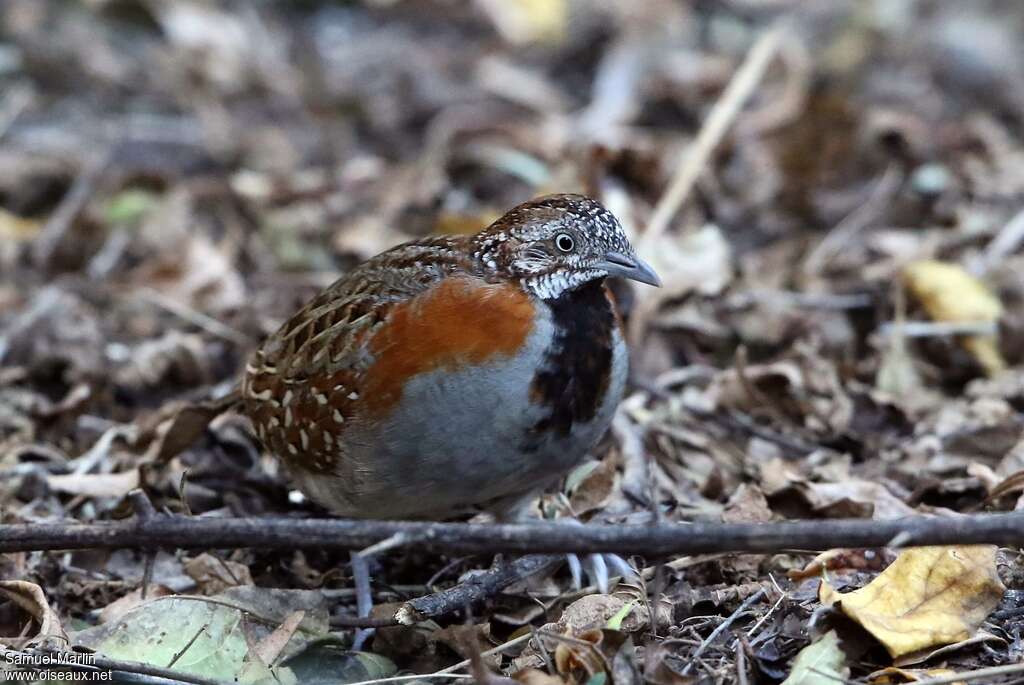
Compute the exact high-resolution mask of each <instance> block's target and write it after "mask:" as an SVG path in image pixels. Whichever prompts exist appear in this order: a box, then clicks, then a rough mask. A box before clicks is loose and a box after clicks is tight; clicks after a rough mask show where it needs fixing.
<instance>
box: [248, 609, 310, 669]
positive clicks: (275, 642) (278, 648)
mask: <svg viewBox="0 0 1024 685" xmlns="http://www.w3.org/2000/svg"><path fill="white" fill-rule="evenodd" d="M305 617H306V612H305V611H293V612H292V613H290V614H288V616H287V617H286V618H285V619H284V622H283V623H281V625H279V626H278V627H277V628H276V629H275V630H274V632H272V633H271V634H270V635H267V636H266V637H265V638H263V639H262V640H261V641H260V642H259V644H257V645H256V646H255V648H253V650H252V653H251V654H252V656H255V657H256V658H257V659H259V661H260V663H263V664H265V665H267V666H270V665H272V664H273V663H274V662H275V661H276V660H277V658H278V657H279V656H281V652H282V651H283V650H284V648H285V646H286V645H287V644H288V641H289V640H291V639H292V635H294V634H295V631H296V630H298V629H299V624H300V623H302V619H303V618H305Z"/></svg>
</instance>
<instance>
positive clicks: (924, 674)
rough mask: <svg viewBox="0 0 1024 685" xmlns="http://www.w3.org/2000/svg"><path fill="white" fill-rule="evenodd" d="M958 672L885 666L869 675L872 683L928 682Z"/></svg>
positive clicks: (877, 684) (957, 683) (873, 684)
mask: <svg viewBox="0 0 1024 685" xmlns="http://www.w3.org/2000/svg"><path fill="white" fill-rule="evenodd" d="M954 673H956V671H953V670H950V669H948V668H914V669H907V668H896V667H895V666H890V667H889V668H883V669H882V670H880V671H875V672H874V673H872V674H871V675H869V676H868V682H869V683H871V685H896V684H897V683H918V682H921V681H925V682H927V681H928V680H930V679H931V678H939V677H945V676H950V675H953V674H954ZM951 685H964V681H963V680H958V681H956V682H954V683H951Z"/></svg>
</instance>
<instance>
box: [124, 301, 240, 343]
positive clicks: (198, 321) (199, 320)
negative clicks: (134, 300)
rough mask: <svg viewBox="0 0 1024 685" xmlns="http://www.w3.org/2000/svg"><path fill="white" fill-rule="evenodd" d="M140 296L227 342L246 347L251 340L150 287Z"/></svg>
mask: <svg viewBox="0 0 1024 685" xmlns="http://www.w3.org/2000/svg"><path fill="white" fill-rule="evenodd" d="M141 297H142V298H143V299H144V300H146V301H147V302H150V303H151V304H155V305H156V306H158V307H160V308H162V309H165V310H167V311H168V312H170V313H171V314H174V315H175V316H177V317H178V318H180V319H182V320H184V321H187V322H188V323H191V324H195V325H196V326H198V327H199V328H201V329H203V330H204V331H206V332H207V333H210V334H212V335H215V336H217V337H218V338H222V339H223V340H227V341H228V342H231V343H234V344H236V345H238V346H239V347H242V348H246V349H248V348H249V347H250V346H251V345H252V344H253V341H252V340H251V339H250V338H249V336H247V335H245V334H244V333H242V332H240V331H236V330H235V329H234V328H231V327H230V326H227V325H225V324H223V323H221V322H220V321H218V320H217V319H214V318H213V317H212V316H208V315H206V314H204V313H202V312H200V311H196V310H195V309H192V308H191V307H188V306H186V305H184V304H182V303H181V302H177V301H175V300H172V299H171V298H169V297H166V296H165V295H162V294H161V293H158V292H157V291H155V290H153V289H152V288H145V289H143V291H142V292H141Z"/></svg>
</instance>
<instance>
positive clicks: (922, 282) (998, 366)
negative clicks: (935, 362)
mask: <svg viewBox="0 0 1024 685" xmlns="http://www.w3.org/2000/svg"><path fill="white" fill-rule="evenodd" d="M903 280H904V282H905V283H906V285H907V288H908V289H909V290H910V292H911V293H913V294H914V297H916V298H917V299H918V300H919V301H920V302H921V305H922V306H923V307H924V308H925V311H927V312H928V316H930V317H931V318H932V319H934V320H935V321H950V322H969V321H978V322H991V323H995V322H996V321H998V320H999V317H1000V316H1002V314H1003V305H1002V303H1001V302H1000V301H999V298H998V297H996V296H995V295H993V294H992V293H991V292H990V291H989V289H988V288H987V287H986V286H985V284H984V283H982V282H981V281H979V280H978V279H976V278H975V277H974V276H971V275H970V274H969V273H967V272H966V271H964V269H963V267H961V266H960V265H958V264H950V263H948V262H939V261H934V260H922V261H918V262H913V263H911V264H908V265H907V266H906V268H905V269H904V270H903ZM997 343H998V341H997V339H996V337H995V336H994V335H969V336H964V339H963V346H964V348H965V349H966V350H967V351H968V352H970V353H971V354H972V355H973V356H974V358H975V359H977V360H978V363H979V364H981V365H982V367H983V368H984V369H985V371H986V373H988V374H989V375H992V374H994V373H996V372H998V371H1001V370H1002V369H1003V368H1004V367H1005V366H1006V363H1005V362H1004V361H1003V358H1002V355H1001V354H1000V353H999V346H998V344H997Z"/></svg>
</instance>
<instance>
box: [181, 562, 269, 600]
mask: <svg viewBox="0 0 1024 685" xmlns="http://www.w3.org/2000/svg"><path fill="white" fill-rule="evenodd" d="M184 568H185V573H187V574H188V575H189V577H190V578H192V580H194V581H196V585H198V586H199V589H200V590H201V591H202V593H203V594H206V595H215V594H218V593H220V592H223V591H224V590H226V589H227V588H232V587H238V586H240V585H252V584H253V583H252V574H251V573H249V567H248V566H246V565H245V564H240V563H238V562H237V561H225V560H223V559H218V558H217V557H215V556H213V555H212V554H209V553H206V552H203V553H202V554H200V555H199V556H197V557H195V558H194V559H189V560H188V561H186V562H185V565H184Z"/></svg>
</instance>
